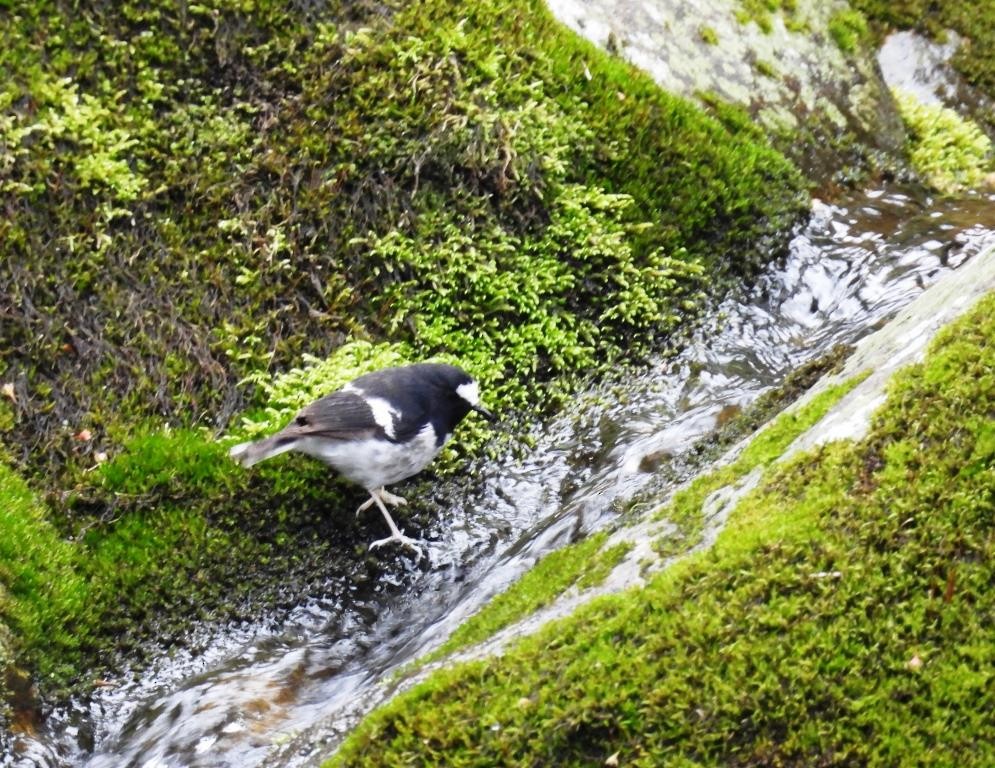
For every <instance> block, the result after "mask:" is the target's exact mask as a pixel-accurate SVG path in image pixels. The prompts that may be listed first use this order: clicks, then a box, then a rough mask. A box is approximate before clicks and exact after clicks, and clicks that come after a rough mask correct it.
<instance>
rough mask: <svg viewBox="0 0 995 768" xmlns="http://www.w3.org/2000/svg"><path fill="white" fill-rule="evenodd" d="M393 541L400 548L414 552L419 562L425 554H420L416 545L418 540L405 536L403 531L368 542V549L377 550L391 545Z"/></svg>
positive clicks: (420, 550)
mask: <svg viewBox="0 0 995 768" xmlns="http://www.w3.org/2000/svg"><path fill="white" fill-rule="evenodd" d="M395 541H396V542H397V543H398V544H400V545H401V546H402V547H407V548H408V549H410V550H412V551H413V552H415V553H416V554H417V555H418V559H419V560H420V559H421V558H423V557H424V556H425V553H424V552H422V548H421V547H420V546H419V544H418V540H417V539H412V538H411V537H410V536H405V535H404V532H403V531H399V532H398V533H392V534H391V535H390V536H388V537H387V538H385V539H377V540H376V541H373V542H370V549H371V550H372V549H379V548H380V547H382V546H384V545H385V544H391V543H393V542H395Z"/></svg>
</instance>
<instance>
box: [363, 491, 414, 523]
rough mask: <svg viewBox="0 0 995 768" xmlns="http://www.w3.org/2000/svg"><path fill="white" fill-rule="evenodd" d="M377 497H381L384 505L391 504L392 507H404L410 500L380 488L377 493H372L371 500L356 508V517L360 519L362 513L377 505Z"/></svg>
mask: <svg viewBox="0 0 995 768" xmlns="http://www.w3.org/2000/svg"><path fill="white" fill-rule="evenodd" d="M377 496H379V497H380V500H381V501H382V502H383V503H384V504H390V505H391V506H392V507H403V506H405V505H406V504H407V503H408V500H407V499H406V498H404V497H403V496H395V495H394V494H393V493H391V492H390V491H388V490H387V489H386V488H379V489H377V490H376V491H370V498H368V499H367V500H366V501H364V502H363V503H362V504H360V505H359V506H358V507H357V508H356V517H359V515H360V513H361V512H365V511H366V510H368V509H369V508H370V507H372V506H373V505H374V504H376V503H377V498H376V497H377Z"/></svg>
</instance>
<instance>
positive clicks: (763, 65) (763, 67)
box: [753, 59, 779, 80]
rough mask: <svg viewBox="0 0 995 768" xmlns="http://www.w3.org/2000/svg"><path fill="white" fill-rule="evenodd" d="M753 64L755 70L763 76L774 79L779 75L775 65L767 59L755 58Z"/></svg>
mask: <svg viewBox="0 0 995 768" xmlns="http://www.w3.org/2000/svg"><path fill="white" fill-rule="evenodd" d="M753 66H754V67H755V68H756V70H757V72H759V73H760V74H761V75H763V76H764V77H769V78H771V79H772V80H776V79H778V77H779V75H778V72H777V67H775V66H774V65H773V64H771V63H770V62H769V61H766V60H764V59H757V60H756V61H755V62H754V64H753Z"/></svg>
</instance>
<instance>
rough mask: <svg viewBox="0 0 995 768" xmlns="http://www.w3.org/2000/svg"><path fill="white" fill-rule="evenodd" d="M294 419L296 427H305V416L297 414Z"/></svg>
mask: <svg viewBox="0 0 995 768" xmlns="http://www.w3.org/2000/svg"><path fill="white" fill-rule="evenodd" d="M294 421H296V422H297V426H298V427H306V426H307V416H298V417H297V418H296V419H294Z"/></svg>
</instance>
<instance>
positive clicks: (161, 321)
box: [0, 0, 805, 688]
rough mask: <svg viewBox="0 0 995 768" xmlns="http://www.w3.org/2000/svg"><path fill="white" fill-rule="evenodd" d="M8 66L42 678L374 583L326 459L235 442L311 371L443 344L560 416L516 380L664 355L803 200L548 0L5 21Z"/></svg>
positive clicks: (19, 448) (6, 137) (3, 325)
mask: <svg viewBox="0 0 995 768" xmlns="http://www.w3.org/2000/svg"><path fill="white" fill-rule="evenodd" d="M0 72H2V73H3V75H4V76H3V78H0V203H2V205H3V211H4V216H3V217H0V339H2V344H0V383H2V385H3V390H2V396H0V440H2V443H3V444H4V445H5V446H6V449H7V451H8V454H9V455H8V457H7V459H5V465H4V468H3V473H4V474H3V478H4V481H3V486H2V489H3V494H4V504H5V509H6V510H8V514H6V515H5V516H4V517H2V518H0V523H2V525H3V526H4V530H3V531H0V538H2V539H3V540H5V541H8V542H16V543H15V544H14V545H13V549H12V550H10V551H5V552H4V557H5V558H7V559H9V560H11V562H13V563H16V565H11V564H8V563H6V562H5V563H3V564H0V578H2V580H3V605H2V620H3V622H4V623H5V624H7V625H9V626H10V628H11V629H12V630H13V632H12V638H13V639H12V643H13V647H14V649H15V653H16V655H17V658H18V659H19V660H20V662H21V663H23V664H26V665H28V666H29V667H30V668H31V669H33V670H35V671H36V672H39V673H41V676H42V680H43V683H44V684H45V685H46V686H48V687H50V688H51V687H53V686H57V685H60V684H63V683H66V682H69V681H73V680H76V681H80V680H85V678H83V677H81V676H83V675H84V674H85V673H86V670H88V669H89V668H90V667H92V666H93V665H94V664H105V663H110V661H111V654H112V652H113V651H115V650H123V651H125V652H126V653H129V652H131V650H132V646H133V644H134V643H135V642H137V641H139V640H141V639H142V638H147V637H156V638H158V639H160V640H161V641H162V642H166V643H170V642H183V637H184V633H183V628H184V622H185V621H186V620H187V619H188V618H189V617H191V616H194V617H198V616H200V617H206V618H211V617H215V616H222V615H223V616H232V615H238V613H239V611H241V610H242V606H243V605H244V601H245V600H246V599H247V598H248V597H250V596H253V597H255V598H258V597H259V596H260V595H262V594H264V593H265V596H267V599H268V600H269V601H270V602H279V601H280V599H281V594H283V590H289V591H290V592H293V590H294V589H300V588H302V587H301V583H302V582H303V583H306V582H307V581H308V580H313V579H315V578H320V577H323V576H329V575H333V576H337V577H339V578H342V579H348V580H357V579H369V578H371V577H373V578H375V577H376V575H377V573H378V568H379V566H378V565H377V563H376V562H375V561H372V560H367V559H365V558H364V556H363V547H362V546H357V542H363V541H366V540H368V538H369V536H367V535H365V534H364V532H363V529H362V527H363V526H364V525H365V523H364V521H362V520H361V521H358V522H357V521H355V520H354V519H353V516H352V515H351V514H349V515H343V516H334V515H330V514H329V513H330V512H333V511H334V510H337V509H338V508H340V507H341V506H342V503H341V502H342V493H343V491H342V490H341V489H340V488H339V486H338V485H337V484H336V483H335V481H334V480H333V479H331V478H330V477H329V475H328V473H327V472H325V471H324V470H323V469H322V468H321V467H319V466H317V465H316V464H314V463H309V462H306V461H294V460H293V459H287V458H286V457H284V458H283V459H280V460H276V461H274V462H273V463H272V464H270V465H269V466H264V467H261V468H260V469H259V471H258V472H253V473H251V474H247V473H244V472H242V471H241V470H239V469H238V468H236V467H234V466H233V465H231V464H230V463H229V462H227V460H226V458H225V456H224V450H223V447H221V446H220V445H218V444H217V443H215V442H214V440H213V437H214V436H215V435H217V434H218V433H219V432H220V431H222V430H224V431H235V432H242V431H249V430H251V429H253V428H258V425H259V424H261V423H262V424H268V423H271V421H269V420H272V419H277V418H278V417H279V416H280V414H282V413H284V412H285V411H286V409H287V408H289V407H291V405H290V400H288V392H289V391H290V389H292V386H291V385H294V384H295V383H301V382H307V383H308V386H309V387H315V388H319V389H320V388H321V387H322V386H323V385H327V386H331V385H333V384H334V383H336V382H340V381H342V380H345V379H347V378H348V377H350V376H352V375H354V374H356V373H359V372H361V371H363V370H366V369H369V368H371V367H376V366H378V365H382V364H384V363H385V362H396V361H399V360H405V359H415V358H424V357H427V356H430V355H438V356H443V357H446V358H448V359H452V360H456V361H458V362H460V363H461V364H463V365H465V366H466V367H467V368H468V369H470V370H471V371H473V372H474V373H476V374H477V375H478V376H479V377H480V378H481V379H482V381H483V384H484V389H485V391H486V393H487V394H486V397H487V398H488V400H489V401H490V403H491V404H492V405H495V406H497V407H498V408H503V409H512V408H536V407H540V408H541V407H549V405H550V403H551V402H555V396H550V390H545V389H538V388H527V387H526V384H525V382H527V381H532V380H534V379H536V378H538V379H540V380H543V381H552V382H555V383H556V384H555V386H554V387H553V388H552V392H553V394H554V395H555V393H556V392H559V393H563V392H566V391H569V388H570V386H571V382H574V381H576V379H577V378H578V377H579V376H580V375H582V374H583V373H585V372H588V371H590V370H592V369H594V368H595V367H597V366H599V365H605V364H607V363H609V362H610V361H612V360H617V359H619V358H620V357H621V356H622V355H623V354H626V355H629V354H637V353H638V352H639V351H640V350H645V349H648V348H650V347H651V346H652V345H653V344H656V343H658V342H659V340H660V339H661V338H663V337H664V336H665V335H666V334H667V333H669V332H670V331H671V330H672V329H673V328H674V327H676V326H677V325H678V324H680V323H681V322H682V321H683V320H684V319H686V318H687V317H689V316H693V315H694V314H695V312H696V311H698V309H699V308H700V307H701V304H702V301H701V299H702V296H703V295H704V294H705V293H707V292H708V291H710V290H712V289H715V288H716V287H717V286H719V285H721V284H722V282H723V281H724V280H727V279H731V278H732V277H735V276H740V275H744V274H750V273H751V272H753V271H754V270H755V269H756V268H757V267H759V266H760V265H761V264H763V263H764V262H765V261H766V260H767V259H768V258H770V257H771V255H772V254H773V253H774V252H775V251H776V250H777V247H778V244H780V243H783V242H784V239H783V237H784V235H785V233H786V232H787V231H788V230H789V229H790V228H791V226H792V224H793V223H794V222H795V221H797V219H798V217H799V216H800V215H802V213H803V210H804V200H805V196H804V194H803V182H802V179H801V178H800V176H799V174H798V173H797V172H796V171H795V169H794V168H793V167H792V166H791V164H790V163H789V162H787V161H786V160H785V159H784V158H783V157H782V156H781V155H780V154H778V153H777V152H775V151H773V150H772V149H770V148H769V147H768V146H766V144H765V143H764V142H763V140H762V139H761V138H760V137H758V136H757V134H756V133H755V132H750V131H742V132H741V131H738V130H737V129H736V128H735V127H734V126H733V127H731V128H730V127H726V126H723V125H721V124H720V123H718V122H716V121H714V120H712V119H710V118H708V117H706V116H705V115H703V114H702V113H701V112H700V111H699V110H697V109H696V108H694V107H693V106H691V105H689V104H687V103H685V102H683V101H681V100H678V99H675V98H672V97H670V96H668V95H666V94H664V93H662V92H661V91H659V89H657V88H656V87H655V86H654V85H653V84H652V82H651V81H650V80H649V79H648V78H646V77H645V76H643V75H641V74H639V73H637V72H635V71H634V70H633V69H632V68H630V67H628V66H626V65H625V64H623V63H622V62H619V61H617V60H613V59H610V58H608V57H606V56H604V55H602V54H600V53H599V52H597V51H596V50H594V49H593V48H592V47H591V46H589V45H587V44H586V43H584V42H582V41H580V40H578V39H577V38H576V37H575V36H573V35H572V34H570V33H569V32H567V31H566V30H564V29H563V28H561V27H560V26H559V25H558V24H557V23H556V22H555V21H553V20H552V19H551V18H550V16H549V15H548V13H547V12H546V10H545V8H544V6H543V5H542V4H541V3H538V2H535V3H526V4H524V5H523V4H520V3H506V2H503V1H502V0H482V1H481V2H475V3H473V4H470V5H465V4H454V3H450V2H446V1H445V0H424V1H423V2H416V3H398V4H396V5H392V4H390V3H388V4H376V5H374V4H363V3H360V4H340V3H335V2H332V3H328V4H314V3H307V2H301V3H291V4H284V3H275V2H244V3H243V2H228V1H225V2H216V3H207V4H204V3H201V4H195V5H187V4H174V3H167V2H154V3H130V2H125V3H108V2H96V3H91V4H87V5H86V7H85V8H84V9H81V8H80V7H79V6H78V5H77V4H71V3H65V2H60V1H59V0H49V1H48V2H40V3H32V4H9V3H0ZM706 275H707V276H706ZM349 340H354V342H355V343H351V344H347V343H346V342H347V341H349ZM370 342H372V343H370ZM307 355H311V356H313V358H314V361H313V362H312V363H311V364H310V366H309V367H307V366H306V370H305V371H304V372H302V373H298V374H293V373H292V374H289V375H288V376H278V375H276V374H277V373H278V372H286V371H288V370H290V369H293V368H299V367H300V366H302V365H304V363H305V360H306V359H307V358H306V356H307ZM326 360H327V361H328V362H320V361H326ZM267 384H268V385H267ZM243 416H248V417H249V421H247V422H245V421H243V419H242V417H243ZM253 425H256V427H253ZM411 514H412V516H413V520H412V523H413V528H414V529H416V530H417V529H418V528H419V527H421V526H422V524H423V522H424V519H425V518H424V515H426V514H427V511H426V510H420V511H419V510H418V509H415V510H413V511H412V513H411ZM49 543H51V544H52V546H53V547H54V549H53V551H58V552H59V553H61V554H59V556H58V557H57V558H55V559H54V560H53V561H52V563H49V564H46V565H45V567H42V563H41V562H40V561H39V560H38V558H35V557H34V556H33V555H31V553H32V552H34V551H35V548H36V545H37V547H38V548H39V549H38V552H41V551H42V549H44V547H47V546H48V545H49ZM25 563H27V564H28V567H24V565H23V564H25ZM249 565H251V567H248V566H249ZM49 566H50V567H49ZM60 569H61V570H60ZM42 635H44V636H45V642H41V640H40V638H41V636H42ZM111 641H113V643H112V642H111ZM112 645H113V646H114V648H112Z"/></svg>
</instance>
